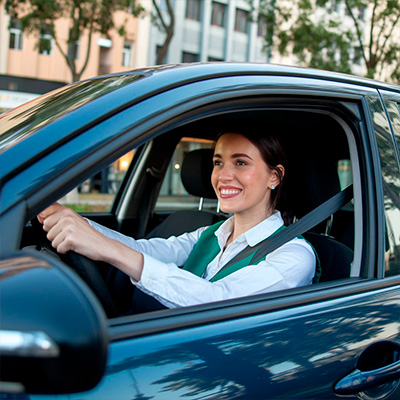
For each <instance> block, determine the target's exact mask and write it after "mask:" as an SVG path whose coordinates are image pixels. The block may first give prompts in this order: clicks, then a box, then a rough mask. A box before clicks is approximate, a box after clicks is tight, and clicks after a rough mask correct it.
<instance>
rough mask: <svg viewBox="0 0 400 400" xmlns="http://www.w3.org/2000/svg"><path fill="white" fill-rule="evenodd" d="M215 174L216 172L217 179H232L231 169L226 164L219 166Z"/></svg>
mask: <svg viewBox="0 0 400 400" xmlns="http://www.w3.org/2000/svg"><path fill="white" fill-rule="evenodd" d="M217 174H218V179H219V180H230V179H232V176H233V175H232V169H231V168H229V166H228V165H224V166H221V167H220V168H219V169H218V172H217Z"/></svg>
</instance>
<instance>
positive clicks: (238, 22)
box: [149, 0, 269, 65]
mask: <svg viewBox="0 0 400 400" xmlns="http://www.w3.org/2000/svg"><path fill="white" fill-rule="evenodd" d="M258 1H259V0H253V3H254V5H255V6H257V5H258ZM159 4H160V8H161V11H162V12H163V14H164V15H165V17H166V18H168V14H167V12H166V5H165V1H164V0H161V1H160V2H159ZM172 4H173V7H174V13H175V32H174V36H173V38H172V41H171V43H170V46H169V49H168V53H167V56H166V58H165V59H164V60H163V63H165V64H175V63H181V62H197V61H201V62H205V61H234V62H246V61H250V62H267V61H269V60H268V59H267V54H266V52H265V50H264V40H263V36H264V33H265V29H266V25H265V21H264V20H262V19H261V20H257V18H256V17H255V16H254V15H252V14H251V9H250V5H249V3H248V1H247V0H218V1H214V0H172ZM164 37H165V34H164V33H163V32H162V31H160V30H159V28H158V27H157V26H155V25H152V27H151V33H150V42H149V65H156V64H157V52H158V49H159V48H160V46H161V45H162V43H163V41H164Z"/></svg>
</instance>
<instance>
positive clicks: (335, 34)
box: [256, 0, 400, 81]
mask: <svg viewBox="0 0 400 400" xmlns="http://www.w3.org/2000/svg"><path fill="white" fill-rule="evenodd" d="M256 11H257V12H258V15H259V16H262V17H263V18H265V20H266V22H267V29H266V33H265V47H266V49H271V48H272V47H273V48H275V49H278V50H279V52H280V54H288V53H289V52H291V53H292V54H293V55H295V56H296V57H297V59H298V60H299V62H300V64H302V65H305V66H309V67H315V68H322V69H327V70H332V71H340V72H347V73H350V72H353V69H354V68H353V67H354V63H361V64H362V65H363V66H364V67H365V71H366V73H365V75H366V76H368V77H371V78H378V77H379V76H381V75H382V74H383V71H384V70H385V69H386V76H387V77H389V76H391V79H393V80H397V81H398V80H399V79H400V73H399V72H398V71H399V54H400V0H342V1H339V0H293V1H290V2H288V1H287V0H260V4H259V8H258V10H256ZM268 23H269V24H268ZM387 70H389V71H390V72H388V71H387Z"/></svg>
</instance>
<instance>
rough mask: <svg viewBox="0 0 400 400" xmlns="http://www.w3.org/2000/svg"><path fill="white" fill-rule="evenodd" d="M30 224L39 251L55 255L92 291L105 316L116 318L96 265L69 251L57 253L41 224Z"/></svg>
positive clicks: (111, 301)
mask: <svg viewBox="0 0 400 400" xmlns="http://www.w3.org/2000/svg"><path fill="white" fill-rule="evenodd" d="M31 224H32V228H33V230H34V232H35V236H36V238H37V244H38V246H39V248H40V250H42V249H43V250H46V251H50V252H52V253H54V254H56V255H57V256H58V257H59V258H60V260H61V261H62V262H63V263H65V264H66V265H68V266H69V267H70V268H71V269H73V270H74V271H75V272H76V273H77V274H78V275H79V276H80V277H81V278H82V279H83V280H84V281H85V282H86V284H87V285H88V286H89V287H90V288H91V289H92V291H93V292H94V293H95V294H96V296H97V298H98V299H99V301H100V303H101V304H102V306H103V308H104V311H105V312H106V314H107V316H108V317H114V316H116V315H117V313H116V310H115V306H114V302H113V300H112V298H111V295H110V292H109V290H108V288H107V285H106V282H105V281H104V279H103V277H102V275H101V273H100V271H99V268H98V265H97V263H96V262H95V261H93V260H91V259H90V258H88V257H85V256H83V255H81V254H78V253H75V252H73V251H69V252H68V253H66V254H61V253H58V252H57V251H56V249H54V247H53V246H52V245H51V242H50V240H49V239H47V236H46V232H45V231H44V230H43V227H42V224H41V223H40V222H39V221H38V219H37V218H33V219H32V220H31Z"/></svg>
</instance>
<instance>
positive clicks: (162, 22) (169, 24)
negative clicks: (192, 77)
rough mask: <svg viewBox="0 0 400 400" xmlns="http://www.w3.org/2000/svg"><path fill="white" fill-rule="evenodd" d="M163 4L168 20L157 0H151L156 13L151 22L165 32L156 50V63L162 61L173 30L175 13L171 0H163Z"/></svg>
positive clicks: (159, 63) (158, 63)
mask: <svg viewBox="0 0 400 400" xmlns="http://www.w3.org/2000/svg"><path fill="white" fill-rule="evenodd" d="M165 5H166V8H167V12H168V18H169V21H167V20H166V19H165V17H164V15H163V13H162V11H161V10H160V6H159V5H158V2H157V0H153V6H154V8H155V10H156V15H153V23H154V24H155V25H156V26H157V27H158V28H159V29H160V30H162V31H164V33H165V40H164V43H163V45H162V46H161V47H160V48H159V49H158V51H157V59H156V63H157V65H161V64H163V63H164V58H165V56H166V55H167V52H168V47H169V45H170V43H171V40H172V37H173V36H174V32H175V13H174V9H173V7H172V4H171V0H165Z"/></svg>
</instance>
